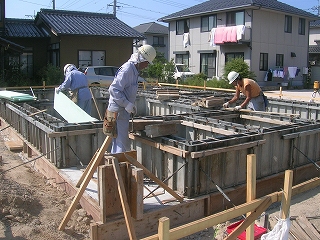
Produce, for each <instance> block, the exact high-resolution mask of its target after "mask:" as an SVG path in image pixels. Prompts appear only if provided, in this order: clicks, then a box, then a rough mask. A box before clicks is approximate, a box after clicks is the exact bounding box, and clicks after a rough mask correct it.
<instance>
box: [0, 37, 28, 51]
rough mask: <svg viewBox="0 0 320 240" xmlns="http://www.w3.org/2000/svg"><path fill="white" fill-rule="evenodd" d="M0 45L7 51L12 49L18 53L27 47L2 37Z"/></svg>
mask: <svg viewBox="0 0 320 240" xmlns="http://www.w3.org/2000/svg"><path fill="white" fill-rule="evenodd" d="M0 45H1V46H2V47H4V48H5V51H12V52H17V53H22V52H23V49H24V48H25V47H23V46H21V45H19V44H16V43H14V42H11V41H9V40H7V39H4V38H1V37H0Z"/></svg>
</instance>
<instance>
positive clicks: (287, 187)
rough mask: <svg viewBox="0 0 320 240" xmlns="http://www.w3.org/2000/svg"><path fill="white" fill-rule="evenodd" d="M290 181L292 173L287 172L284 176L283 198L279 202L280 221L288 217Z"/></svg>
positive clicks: (290, 193) (290, 192)
mask: <svg viewBox="0 0 320 240" xmlns="http://www.w3.org/2000/svg"><path fill="white" fill-rule="evenodd" d="M292 180H293V171H292V170H287V171H285V175H284V184H283V197H282V200H281V206H282V208H281V213H280V216H281V218H282V219H287V218H288V217H289V209H290V203H291V195H292Z"/></svg>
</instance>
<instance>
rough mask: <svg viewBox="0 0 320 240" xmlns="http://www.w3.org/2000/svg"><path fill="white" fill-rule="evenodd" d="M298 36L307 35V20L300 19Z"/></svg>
mask: <svg viewBox="0 0 320 240" xmlns="http://www.w3.org/2000/svg"><path fill="white" fill-rule="evenodd" d="M298 34H299V35H306V19H305V18H299V28H298Z"/></svg>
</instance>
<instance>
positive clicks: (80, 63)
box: [78, 50, 106, 69]
mask: <svg viewBox="0 0 320 240" xmlns="http://www.w3.org/2000/svg"><path fill="white" fill-rule="evenodd" d="M80 53H83V54H84V53H90V54H89V55H90V59H82V58H81V57H80ZM94 53H96V54H98V53H100V54H102V55H101V58H103V59H101V62H102V63H101V64H93V56H94ZM93 65H95V66H105V65H106V51H105V50H78V66H79V68H80V69H84V68H86V67H88V66H93Z"/></svg>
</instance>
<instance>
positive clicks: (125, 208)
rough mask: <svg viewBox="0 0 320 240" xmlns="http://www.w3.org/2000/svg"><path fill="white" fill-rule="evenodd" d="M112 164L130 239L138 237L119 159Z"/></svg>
mask: <svg viewBox="0 0 320 240" xmlns="http://www.w3.org/2000/svg"><path fill="white" fill-rule="evenodd" d="M112 165H113V169H114V175H115V177H116V179H117V182H118V191H119V195H120V200H121V204H122V209H123V213H124V217H125V219H126V224H127V228H128V233H129V237H130V239H137V237H136V233H135V230H134V225H133V222H132V217H131V213H130V209H129V205H128V199H127V195H126V191H125V188H124V184H123V180H122V177H121V173H120V167H119V162H118V159H116V158H114V159H113V161H112Z"/></svg>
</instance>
